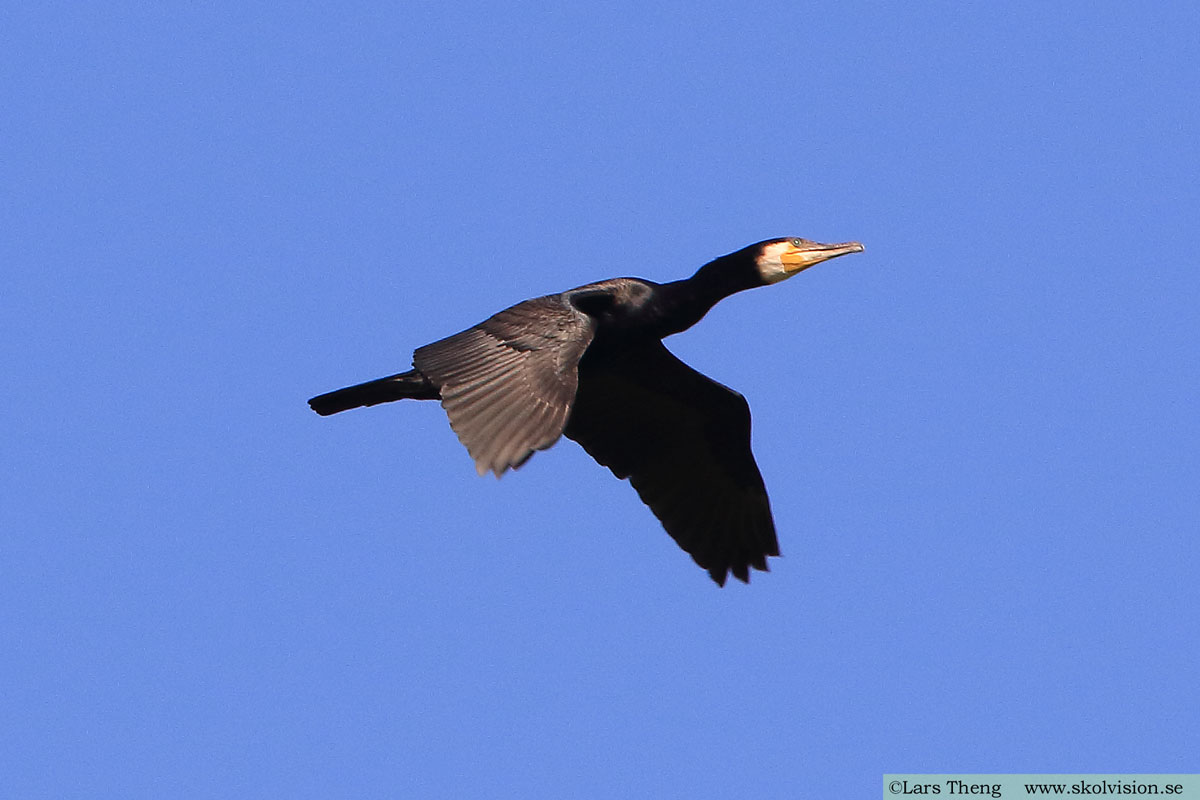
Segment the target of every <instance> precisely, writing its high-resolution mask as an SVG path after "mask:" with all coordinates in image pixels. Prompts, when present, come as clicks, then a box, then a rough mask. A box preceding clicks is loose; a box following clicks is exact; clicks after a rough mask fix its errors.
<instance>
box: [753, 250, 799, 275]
mask: <svg viewBox="0 0 1200 800" xmlns="http://www.w3.org/2000/svg"><path fill="white" fill-rule="evenodd" d="M787 249H788V246H787V245H786V244H784V243H779V244H772V245H767V246H766V247H765V248H763V252H762V254H761V255H759V257H758V274H759V275H760V276H762V279H763V280H764V281H766V282H767V283H779V282H780V281H781V280H783V279H785V278H790V277H792V275H795V274H796V273H794V272H788V269H787V267H785V266H784V264H783V254H784V253H785V252H786V251H787Z"/></svg>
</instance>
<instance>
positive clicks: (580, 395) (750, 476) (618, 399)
mask: <svg viewBox="0 0 1200 800" xmlns="http://www.w3.org/2000/svg"><path fill="white" fill-rule="evenodd" d="M861 249H862V247H861V245H858V244H856V243H848V244H845V245H817V244H815V243H813V242H808V241H806V240H799V239H772V240H769V241H767V242H761V243H759V244H756V245H751V246H750V247H747V248H745V249H743V250H739V251H738V252H736V253H731V254H730V255H728V256H724V257H722V258H719V259H716V260H715V261H712V262H709V263H708V264H706V265H705V266H704V267H702V268H701V269H700V270H699V271H698V272H697V273H696V274H695V275H693V276H692V277H691V278H688V279H686V280H681V281H674V282H671V283H665V284H657V283H653V282H651V281H646V280H641V279H638V278H614V279H611V280H607V281H600V282H599V283H591V284H588V285H586V286H580V287H578V288H576V289H571V290H569V291H566V292H563V293H561V294H557V295H548V296H546V297H539V298H534V299H532V300H526V301H525V302H523V303H518V304H517V305H515V306H512V307H511V308H508V309H505V310H504V311H501V312H500V313H498V314H495V315H494V316H492V317H490V318H488V319H487V320H485V321H483V322H481V323H479V324H478V325H476V326H474V327H472V328H469V329H467V330H465V331H463V332H462V333H458V334H455V335H454V336H450V337H448V338H446V339H442V340H440V341H438V342H434V343H433V344H429V345H426V346H425V347H421V348H418V349H417V351H416V352H415V353H414V354H413V367H414V369H412V370H410V371H408V372H404V373H400V374H398V375H393V376H390V377H387V378H381V379H379V380H375V381H370V382H367V383H363V384H359V385H357V386H351V387H348V388H346V389H339V390H337V391H335V392H330V393H328V394H324V395H321V396H319V397H314V398H313V399H312V400H310V401H309V404H310V405H311V406H312V408H313V410H314V411H316V412H317V413H318V414H322V415H328V414H333V413H336V412H339V411H345V410H346V409H349V408H356V407H358V406H369V405H376V404H378V403H384V402H388V401H391V400H399V399H404V398H411V399H419V400H432V399H440V400H441V402H442V406H443V407H444V408H445V410H446V413H447V415H448V416H449V417H450V425H451V427H453V428H454V430H455V432H456V433H457V434H458V437H459V439H460V440H461V441H462V443H463V444H464V445H465V446H466V447H467V450H468V451H469V452H470V454H471V456H472V458H473V459H474V460H475V464H476V468H477V469H478V470H479V472H480V473H481V474H482V473H484V472H487V471H492V472H495V473H496V475H497V476H499V475H501V474H502V473H503V472H504V471H505V470H507V469H509V468H513V467H519V466H520V465H521V464H523V463H524V462H525V461H526V460H528V458H529V457H530V456H531V455H532V454H533V453H534V452H535V451H537V450H542V449H545V448H547V447H549V446H550V445H552V444H553V443H554V442H555V441H557V440H558V438H559V436H561V435H564V434H565V435H566V436H567V437H568V438H570V439H573V440H575V441H576V442H578V443H579V444H580V445H582V446H583V448H584V450H586V451H587V452H588V454H590V455H591V456H592V457H593V458H594V459H596V461H598V462H599V463H600V464H602V465H604V466H606V467H608V468H609V469H610V470H612V472H613V474H614V475H616V476H617V477H618V478H621V479H628V480H629V481H630V482H631V483H632V484H633V487H634V488H635V489H636V490H637V492H638V495H639V496H640V497H641V498H642V501H643V502H645V503H646V505H648V506H649V507H650V509H651V510H652V511H653V512H654V514H655V516H657V517H658V518H659V520H660V521H661V522H662V524H663V527H664V528H666V530H667V532H668V533H669V534H671V536H672V537H673V538H674V539H675V541H676V542H678V543H679V545H680V547H682V548H683V549H684V550H686V551H687V552H688V553H690V554H691V556H692V558H693V559H695V561H696V563H698V564H699V565H700V566H701V567H704V568H705V569H706V570H708V572H709V574H710V575H711V576H712V578H713V580H715V581H716V582H717V583H718V584H721V585H724V583H725V579H726V576H727V574H728V573H730V572H732V573H733V575H734V576H735V577H737V578H738V579H740V580H742V581H748V580H749V570H750V568H751V567H753V568H755V569H760V570H766V569H767V563H766V559H767V557H768V556H777V555H779V545H778V542H777V540H776V537H775V525H774V522H773V521H772V517H771V509H770V504H769V502H768V500H767V492H766V488H765V486H764V485H763V480H762V476H761V475H760V474H759V471H758V467H757V465H756V464H755V462H754V456H753V454H752V453H751V451H750V408H749V406H748V405H747V403H746V401H745V399H744V398H743V397H742V396H741V395H740V394H738V393H737V392H735V391H733V390H731V389H728V388H726V387H724V386H722V385H721V384H719V383H717V382H715V381H713V380H711V379H709V378H707V377H705V376H704V375H701V374H700V373H699V372H697V371H695V370H694V369H692V368H691V367H689V366H687V365H686V364H684V363H683V362H682V361H680V360H679V359H677V358H676V357H675V356H673V355H672V354H671V353H670V352H669V351H668V350H667V349H666V347H664V346H663V344H662V339H663V338H664V337H666V336H669V335H671V334H674V333H678V332H680V331H683V330H686V329H687V328H690V327H691V326H692V325H694V324H695V323H696V322H698V321H699V320H700V319H701V318H702V317H703V316H704V315H705V314H706V313H707V312H708V311H709V309H711V308H712V307H713V305H715V304H716V303H717V302H718V301H719V300H721V299H722V298H724V297H727V296H729V295H731V294H733V293H735V292H738V291H742V290H744V289H749V288H753V287H755V286H763V285H766V284H767V283H772V282H775V281H777V280H782V279H783V278H784V277H790V275H792V274H795V272H799V271H800V270H801V269H804V268H805V267H806V266H808V265H809V264H810V263H816V262H817V261H821V260H825V259H828V258H832V257H835V256H837V255H842V254H844V253H848V252H857V251H859V250H861ZM801 258H803V261H801V260H800V259H801ZM789 259H790V260H789ZM795 264H800V266H794V265H795Z"/></svg>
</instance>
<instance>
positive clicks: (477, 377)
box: [413, 295, 594, 477]
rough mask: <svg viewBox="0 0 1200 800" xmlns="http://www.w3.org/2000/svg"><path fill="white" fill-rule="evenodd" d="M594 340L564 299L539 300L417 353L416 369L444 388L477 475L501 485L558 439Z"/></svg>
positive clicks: (588, 324) (445, 403)
mask: <svg viewBox="0 0 1200 800" xmlns="http://www.w3.org/2000/svg"><path fill="white" fill-rule="evenodd" d="M593 333H594V324H593V322H592V320H591V318H590V317H588V316H587V315H586V314H583V313H582V312H580V311H578V310H577V309H575V308H574V307H573V306H571V305H570V304H569V303H567V302H566V300H565V299H563V297H562V296H561V295H550V296H547V297H538V298H534V299H533V300H526V301H525V302H523V303H518V304H517V305H515V306H513V307H511V308H508V309H505V310H504V311H501V312H500V313H498V314H495V315H494V316H492V317H489V318H488V319H486V320H484V321H483V322H481V323H479V324H478V325H476V326H474V327H473V328H469V329H467V330H465V331H463V332H462V333H457V334H455V335H454V336H450V337H447V338H445V339H442V340H440V341H437V342H434V343H433V344H429V345H426V346H424V347H421V348H418V349H417V351H416V352H415V353H414V354H413V366H414V367H416V368H417V370H418V371H420V372H421V373H422V374H423V375H425V376H426V377H427V378H429V379H430V380H431V381H432V382H433V383H434V384H436V385H438V386H440V387H441V397H442V407H443V408H444V409H445V410H446V415H447V416H448V417H449V418H450V427H451V428H453V429H454V432H455V433H456V434H458V438H459V440H460V441H461V442H462V443H463V445H465V446H466V448H467V452H469V453H470V454H471V458H473V459H474V460H475V468H476V469H477V470H478V471H479V474H480V475H482V474H484V473H486V472H488V471H489V470H490V471H492V472H494V473H495V474H496V476H497V477H499V476H500V475H501V474H503V473H504V471H505V470H507V469H509V468H513V467H519V466H520V465H521V464H523V463H525V461H527V460H528V459H529V457H530V456H531V455H532V454H533V452H534V451H536V450H544V449H546V448H547V447H549V446H550V445H552V444H554V443H555V442H556V441H558V437H559V436H561V435H562V431H563V427H564V426H565V425H566V420H567V416H568V414H569V413H570V410H571V407H572V405H573V403H574V400H575V390H576V387H577V386H578V366H579V359H580V358H581V357H582V356H583V353H584V351H585V350H587V346H588V344H590V343H591V341H592V335H593Z"/></svg>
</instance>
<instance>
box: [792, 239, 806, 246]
mask: <svg viewBox="0 0 1200 800" xmlns="http://www.w3.org/2000/svg"><path fill="white" fill-rule="evenodd" d="M789 244H790V245H791V246H792V247H804V240H803V239H792V241H791V242H789Z"/></svg>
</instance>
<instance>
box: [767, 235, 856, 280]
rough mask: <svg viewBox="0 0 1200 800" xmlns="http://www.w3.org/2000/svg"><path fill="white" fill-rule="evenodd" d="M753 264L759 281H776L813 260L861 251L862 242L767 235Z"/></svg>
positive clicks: (797, 271) (802, 269)
mask: <svg viewBox="0 0 1200 800" xmlns="http://www.w3.org/2000/svg"><path fill="white" fill-rule="evenodd" d="M754 247H757V248H758V254H757V255H756V256H755V259H754V265H755V267H756V268H757V269H758V275H759V277H760V278H762V280H763V283H779V282H780V281H782V280H785V279H787V278H790V277H792V276H793V275H798V274H800V273H801V272H803V271H804V270H806V269H808V268H809V267H811V266H812V265H814V264H820V263H821V262H822V261H828V260H829V259H831V258H837V257H838V256H844V255H846V254H847V253H861V252H862V251H863V246H862V245H861V244H859V243H858V242H842V243H841V244H821V243H820V242H813V241H810V240H808V239H798V238H794V237H793V238H789V239H769V240H767V241H765V242H760V243H759V244H757V245H754Z"/></svg>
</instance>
